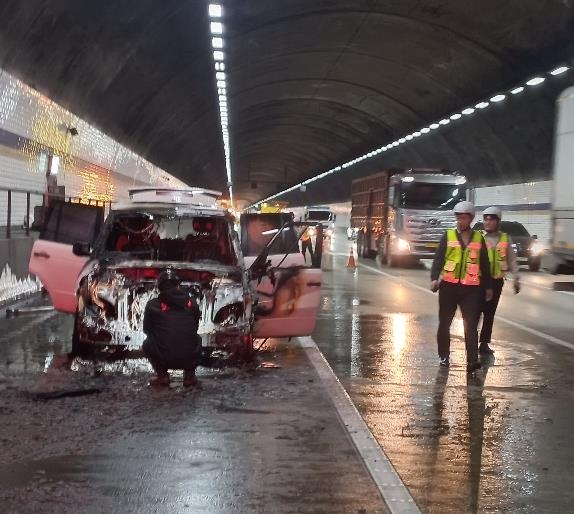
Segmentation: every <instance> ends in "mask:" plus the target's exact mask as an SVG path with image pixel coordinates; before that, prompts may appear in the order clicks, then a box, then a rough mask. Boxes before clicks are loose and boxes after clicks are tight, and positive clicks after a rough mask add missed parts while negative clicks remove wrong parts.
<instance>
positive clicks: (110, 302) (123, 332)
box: [76, 261, 252, 349]
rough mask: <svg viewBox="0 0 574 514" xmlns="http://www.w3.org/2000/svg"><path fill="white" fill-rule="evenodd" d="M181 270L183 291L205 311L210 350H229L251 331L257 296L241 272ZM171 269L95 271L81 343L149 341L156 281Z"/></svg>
mask: <svg viewBox="0 0 574 514" xmlns="http://www.w3.org/2000/svg"><path fill="white" fill-rule="evenodd" d="M162 264H164V265H168V263H162ZM178 266H179V268H178V270H177V273H178V275H179V277H180V279H181V285H180V287H181V288H182V289H184V290H187V291H189V292H190V293H191V294H192V295H193V296H194V298H195V299H196V302H197V304H198V306H199V309H200V312H201V319H200V322H199V329H198V334H199V335H200V336H201V337H202V343H203V346H204V347H207V346H214V347H218V346H225V345H226V344H229V343H232V342H233V339H234V338H240V337H241V336H243V335H245V334H248V333H249V332H250V324H251V322H252V319H251V318H252V309H251V297H250V294H249V292H248V289H247V287H246V284H245V283H244V282H243V277H242V275H241V273H240V272H237V273H229V272H221V271H219V272H218V270H215V269H214V270H206V269H197V268H193V267H187V268H184V269H182V268H181V263H178ZM165 267H168V266H162V267H157V262H155V263H152V262H149V261H148V262H146V261H141V262H139V263H138V262H135V261H129V264H128V263H125V262H124V263H119V264H116V265H111V266H108V267H106V268H105V269H101V268H100V267H99V266H96V267H94V268H93V269H92V270H91V271H90V272H89V273H88V274H87V275H86V276H85V277H84V278H83V279H82V281H81V283H80V289H79V295H78V311H77V318H76V330H77V334H76V337H77V338H78V339H79V341H81V342H82V343H86V344H96V345H114V346H120V347H123V348H127V349H137V348H140V347H141V345H142V343H143V341H144V340H145V334H144V333H143V317H144V312H145V307H146V304H147V302H148V301H150V300H151V299H152V298H155V297H157V296H158V290H157V287H156V279H157V276H158V275H159V273H160V272H161V271H162V270H163V269H165Z"/></svg>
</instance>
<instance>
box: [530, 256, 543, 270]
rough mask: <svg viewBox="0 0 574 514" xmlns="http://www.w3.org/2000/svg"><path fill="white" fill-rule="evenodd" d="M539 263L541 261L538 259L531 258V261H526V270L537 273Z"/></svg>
mask: <svg viewBox="0 0 574 514" xmlns="http://www.w3.org/2000/svg"><path fill="white" fill-rule="evenodd" d="M540 261H541V259H540V258H539V257H533V258H532V259H528V269H529V270H530V271H539V270H540Z"/></svg>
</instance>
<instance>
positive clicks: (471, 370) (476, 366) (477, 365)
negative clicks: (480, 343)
mask: <svg viewBox="0 0 574 514" xmlns="http://www.w3.org/2000/svg"><path fill="white" fill-rule="evenodd" d="M480 368H482V364H481V363H480V361H476V362H469V363H468V364H467V365H466V372H467V373H474V372H475V371H476V370H477V369H480Z"/></svg>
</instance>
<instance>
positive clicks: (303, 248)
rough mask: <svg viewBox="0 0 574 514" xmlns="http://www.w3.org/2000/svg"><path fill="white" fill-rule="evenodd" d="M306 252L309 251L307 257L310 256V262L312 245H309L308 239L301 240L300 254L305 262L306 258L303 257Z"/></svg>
mask: <svg viewBox="0 0 574 514" xmlns="http://www.w3.org/2000/svg"><path fill="white" fill-rule="evenodd" d="M307 250H309V255H310V256H311V260H313V243H311V240H310V239H303V241H302V243H301V253H302V254H303V257H304V258H305V261H307V256H306V255H305V254H306V253H307Z"/></svg>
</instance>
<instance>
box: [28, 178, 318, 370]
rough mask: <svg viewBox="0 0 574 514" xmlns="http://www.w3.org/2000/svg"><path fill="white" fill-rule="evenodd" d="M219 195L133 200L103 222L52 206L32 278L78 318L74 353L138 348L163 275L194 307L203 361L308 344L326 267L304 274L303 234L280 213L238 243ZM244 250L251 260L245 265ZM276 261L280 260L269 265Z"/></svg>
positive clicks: (166, 193) (246, 226)
mask: <svg viewBox="0 0 574 514" xmlns="http://www.w3.org/2000/svg"><path fill="white" fill-rule="evenodd" d="M218 194H219V193H217V192H214V191H205V190H198V189H190V190H184V191H182V190H177V191H174V190H165V189H164V190H161V189H143V190H133V191H130V195H131V201H129V202H125V203H123V204H119V205H117V206H114V208H113V209H112V210H111V212H110V213H109V215H108V217H107V219H106V220H105V222H104V220H103V218H104V216H103V209H102V208H100V207H95V206H90V205H83V204H79V203H69V202H63V201H58V202H53V203H52V204H51V205H50V207H49V209H48V210H47V212H46V219H45V224H44V227H43V230H42V233H41V234H40V238H39V239H38V240H37V241H36V242H35V243H34V246H33V249H32V254H31V257H30V264H29V269H30V272H31V273H33V274H34V275H36V276H37V277H38V278H39V279H40V280H41V281H42V283H43V285H44V287H45V288H46V290H47V291H48V294H49V295H50V298H51V300H52V303H53V305H54V307H55V308H56V309H57V310H59V311H62V312H67V313H70V314H74V316H75V323H74V332H73V340H72V351H73V352H74V353H76V354H85V353H86V352H87V351H92V350H93V349H94V348H100V349H117V348H122V349H124V348H129V349H132V348H139V347H141V344H142V343H143V340H144V339H145V335H144V333H143V331H142V327H143V314H144V309H145V306H146V304H147V302H148V301H149V300H150V299H152V298H154V297H156V296H157V295H158V291H157V288H156V279H157V277H158V275H159V274H160V273H161V271H162V270H164V269H166V268H172V269H175V270H176V271H177V275H178V276H179V278H180V279H181V281H182V285H181V287H183V288H186V289H188V290H189V291H190V292H192V294H193V295H195V297H196V299H197V302H198V305H199V307H200V310H201V321H200V325H199V334H200V335H201V336H202V341H203V343H202V344H203V347H204V354H214V353H217V354H218V356H219V358H221V359H226V358H229V359H237V358H239V359H244V358H249V357H250V356H251V355H252V353H253V339H254V338H267V337H282V336H301V335H309V334H311V332H312V331H313V329H314V325H315V320H316V316H317V310H318V306H319V300H320V289H321V287H320V286H321V269H320V264H319V266H318V267H311V266H307V267H306V266H305V265H304V262H302V256H301V254H300V253H299V250H298V245H297V238H296V234H297V232H296V230H295V229H294V227H292V223H291V222H290V220H286V219H284V215H282V214H279V213H278V214H262V215H249V216H248V217H247V218H246V219H245V221H244V220H243V219H242V220H241V222H240V224H241V233H242V235H243V238H242V240H241V242H240V240H239V237H238V234H237V232H236V231H235V229H234V220H233V218H232V217H231V215H230V214H228V212H227V211H225V210H224V209H222V208H221V207H220V206H219V205H218V204H217V202H216V198H217V196H218ZM289 229H292V230H289ZM255 248H256V249H257V251H256V252H254V251H253V249H255ZM244 249H245V250H246V251H247V252H248V253H249V254H250V255H251V257H249V258H244V254H243V250H244ZM273 252H277V253H279V252H281V255H280V258H277V257H275V258H273V257H270V254H271V253H273ZM246 262H249V263H250V264H251V268H249V269H248V266H247V265H246ZM295 282H296V287H295V286H293V287H290V286H292V285H293V284H294V283H295ZM293 291H295V292H296V294H295V293H293V294H291V293H292V292H293Z"/></svg>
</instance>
